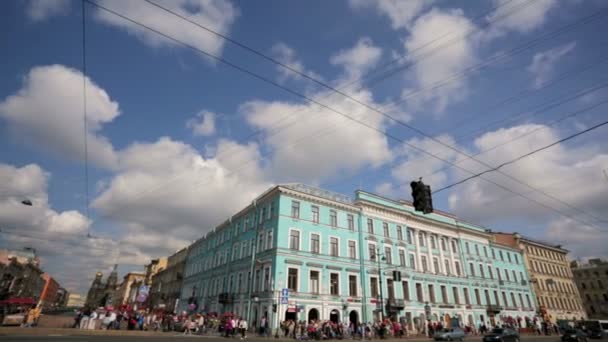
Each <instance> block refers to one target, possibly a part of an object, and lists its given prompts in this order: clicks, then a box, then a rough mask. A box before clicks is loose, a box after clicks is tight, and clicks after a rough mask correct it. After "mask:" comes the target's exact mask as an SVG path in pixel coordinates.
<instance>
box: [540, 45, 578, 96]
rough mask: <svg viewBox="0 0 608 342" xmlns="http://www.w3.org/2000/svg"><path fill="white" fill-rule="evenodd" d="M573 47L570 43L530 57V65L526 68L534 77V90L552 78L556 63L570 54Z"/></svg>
mask: <svg viewBox="0 0 608 342" xmlns="http://www.w3.org/2000/svg"><path fill="white" fill-rule="evenodd" d="M575 46H576V42H570V43H567V44H564V45H560V46H557V47H554V48H552V49H549V50H547V51H543V52H538V53H536V54H535V55H534V57H532V63H531V64H530V65H529V66H528V71H529V72H530V73H532V75H534V87H535V88H539V87H540V86H542V85H543V84H544V83H545V82H546V81H547V79H549V78H550V77H551V76H552V74H553V72H554V71H555V67H556V66H557V63H558V62H559V61H560V60H561V59H562V58H563V57H564V56H565V55H567V54H568V53H570V52H571V51H572V50H573V49H574V47H575Z"/></svg>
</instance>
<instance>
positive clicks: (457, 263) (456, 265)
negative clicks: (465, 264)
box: [454, 261, 460, 277]
mask: <svg viewBox="0 0 608 342" xmlns="http://www.w3.org/2000/svg"><path fill="white" fill-rule="evenodd" d="M454 269H455V271H456V275H457V276H459V277H460V263H459V262H458V261H455V262H454Z"/></svg>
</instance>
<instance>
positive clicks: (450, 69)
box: [403, 9, 478, 112]
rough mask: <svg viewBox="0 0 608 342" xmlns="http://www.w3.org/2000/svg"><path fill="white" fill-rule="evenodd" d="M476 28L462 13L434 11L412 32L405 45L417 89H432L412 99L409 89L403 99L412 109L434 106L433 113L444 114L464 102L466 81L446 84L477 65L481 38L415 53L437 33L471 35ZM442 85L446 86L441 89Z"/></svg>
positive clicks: (458, 80)
mask: <svg viewBox="0 0 608 342" xmlns="http://www.w3.org/2000/svg"><path fill="white" fill-rule="evenodd" d="M473 29H474V24H473V23H472V22H471V21H470V20H469V19H467V18H466V17H465V16H464V14H463V12H462V11H461V10H449V11H443V10H438V9H433V10H431V11H429V12H427V13H425V14H424V15H422V16H421V17H420V18H418V19H417V20H416V21H415V22H414V24H413V26H412V28H411V35H410V36H409V37H408V38H407V40H406V41H405V51H406V53H407V54H408V56H409V57H408V60H409V61H410V62H412V63H414V66H413V67H412V73H411V75H410V77H411V78H412V81H413V85H414V87H415V88H416V89H428V90H425V91H423V92H417V93H416V94H415V95H412V96H408V94H409V93H412V92H413V90H412V89H405V90H404V91H403V97H404V98H406V99H407V104H408V105H409V106H411V108H412V109H414V110H416V109H418V110H419V109H421V108H423V107H425V106H430V107H431V110H433V111H436V112H442V111H444V110H445V108H446V107H447V106H448V105H449V104H451V103H454V102H460V101H462V100H464V99H465V98H466V96H467V94H468V88H467V87H468V80H467V78H466V77H463V78H458V79H454V80H452V81H451V82H449V83H443V82H442V81H444V80H446V79H448V78H449V77H451V76H452V75H454V74H456V73H457V72H460V71H461V70H463V69H465V68H466V67H467V66H470V65H472V64H474V63H475V61H476V60H477V52H476V47H477V43H478V38H476V36H475V35H473V36H467V37H466V38H464V39H460V40H458V41H455V42H453V43H450V44H448V45H445V46H444V47H442V48H441V49H438V50H435V51H433V52H432V53H423V54H415V53H412V52H413V51H415V50H416V49H417V48H418V47H420V46H423V45H424V44H426V43H428V42H429V41H432V40H433V39H435V38H436V35H437V32H469V31H470V30H473ZM439 83H442V84H443V85H441V86H438V84H439Z"/></svg>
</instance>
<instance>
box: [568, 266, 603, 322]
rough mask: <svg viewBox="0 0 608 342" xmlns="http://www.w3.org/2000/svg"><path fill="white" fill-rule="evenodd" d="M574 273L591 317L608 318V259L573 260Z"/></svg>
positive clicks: (586, 309)
mask: <svg viewBox="0 0 608 342" xmlns="http://www.w3.org/2000/svg"><path fill="white" fill-rule="evenodd" d="M571 265H572V273H574V279H575V280H576V285H577V287H578V290H579V291H580V293H581V297H582V298H583V304H584V305H585V311H587V315H588V316H589V317H590V318H598V319H608V261H602V260H600V259H589V262H588V263H587V264H579V263H578V262H572V263H571Z"/></svg>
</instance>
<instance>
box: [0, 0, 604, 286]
mask: <svg viewBox="0 0 608 342" xmlns="http://www.w3.org/2000/svg"><path fill="white" fill-rule="evenodd" d="M151 2H152V3H151ZM151 2H146V1H143V0H142V1H140V0H127V1H118V0H91V2H84V3H81V2H80V1H69V0H37V1H34V0H29V1H27V0H24V1H10V2H5V3H2V7H3V8H2V11H1V13H2V14H1V16H2V20H0V47H1V51H2V52H3V53H2V54H1V55H0V75H2V77H1V78H0V229H1V232H0V246H1V247H8V248H17V249H18V248H22V247H25V246H30V247H34V248H36V249H37V251H38V253H39V254H40V257H41V259H42V266H43V268H44V269H45V270H46V271H48V272H49V273H50V274H51V275H53V276H55V277H56V278H57V279H58V281H59V282H60V283H61V284H62V285H63V286H65V287H66V288H67V289H68V290H70V291H73V292H79V293H82V294H85V293H86V290H87V289H88V287H89V285H90V282H91V280H92V278H93V276H94V273H95V272H96V271H98V270H100V271H103V272H105V273H106V274H107V273H108V272H109V270H110V268H111V266H112V265H113V264H114V263H118V264H120V266H119V271H120V273H125V272H126V271H131V270H141V269H142V267H143V265H144V264H145V263H147V262H149V260H150V259H151V258H156V257H161V256H168V255H170V254H172V253H173V252H175V251H176V250H178V249H180V248H182V247H184V246H186V245H188V244H189V243H190V242H191V241H193V240H195V239H197V238H199V237H201V236H203V235H204V234H205V233H206V232H208V231H210V230H212V229H213V228H214V227H215V226H216V225H217V224H219V223H220V222H222V221H223V220H225V219H226V218H228V217H229V216H230V215H231V214H233V213H235V212H237V211H238V210H239V209H240V208H242V207H244V206H246V205H247V204H248V203H250V201H251V200H252V199H254V198H255V197H256V196H257V195H259V194H261V193H262V192H263V191H264V190H266V189H268V188H269V187H271V186H273V185H275V184H280V183H287V182H289V183H291V182H299V183H306V184H309V185H313V186H318V187H322V188H325V189H329V190H332V191H336V192H340V193H343V194H346V195H351V196H352V195H353V193H354V191H355V190H357V189H363V190H366V191H371V192H374V193H378V194H381V195H383V196H386V197H389V198H394V199H410V198H411V195H410V192H411V190H410V187H409V183H410V182H411V181H412V180H416V179H418V178H419V177H423V181H424V182H425V183H426V184H429V185H430V186H431V187H432V189H434V190H440V189H442V188H443V187H446V186H449V185H451V184H454V183H456V182H458V181H459V180H461V179H464V178H466V177H468V176H470V175H471V174H475V173H479V172H483V171H486V170H488V169H491V168H494V167H496V166H498V165H499V164H502V163H504V162H508V161H511V160H513V159H515V158H518V157H520V156H522V155H524V154H526V153H528V152H531V151H534V150H536V149H539V148H542V147H544V146H547V145H550V144H552V143H554V142H557V141H559V140H561V139H563V138H567V137H568V136H570V135H573V134H576V133H577V132H582V131H584V130H586V129H589V128H592V127H594V126H595V125H597V124H600V123H602V122H603V121H605V120H606V118H607V117H608V115H606V110H607V106H606V103H605V102H607V101H608V83H607V82H608V79H607V78H606V75H608V40H607V39H608V38H606V35H605V34H603V32H606V31H607V30H608V20H606V17H607V16H608V8H607V7H606V4H604V3H603V2H602V1H594V0H569V1H557V0H531V1H530V0H500V1H475V2H474V1H445V0H444V1H442V0H410V1H393V0H378V1H373V0H344V1H321V0H313V1H306V2H304V1H298V2H296V1H289V2H286V1H278V0H277V1H273V0H268V1H265V2H264V3H263V5H260V3H259V2H249V1H228V0H226V1H222V0H175V1H161V0H151ZM83 4H84V21H83V16H82V13H83ZM154 4H157V5H158V6H155V5H154ZM159 6H161V7H164V8H165V9H166V10H165V9H163V8H161V7H159ZM104 8H105V9H104ZM171 12H173V13H171ZM176 14H177V15H176ZM83 28H84V30H83ZM83 33H84V39H83ZM222 36H223V37H225V38H228V39H225V38H222ZM167 37H170V38H167ZM235 42H236V43H235ZM83 52H84V58H83ZM83 61H86V63H84V62H83ZM85 65H86V68H84V66H85ZM83 73H84V74H83ZM85 89H86V93H85ZM85 94H86V96H84V95H85ZM85 99H86V111H85V110H84V108H85V104H84V103H85V101H84V100H85ZM85 113H86V115H85ZM85 142H86V147H85ZM85 156H86V157H85ZM471 156H473V158H471ZM26 198H27V199H31V200H32V202H33V204H34V205H33V206H31V207H30V206H24V205H22V204H21V203H20V202H21V201H22V200H23V199H26ZM433 202H434V207H435V208H436V209H438V210H442V211H446V212H450V213H453V214H455V215H457V216H459V217H460V218H462V219H463V220H466V221H469V222H472V223H475V224H479V225H483V226H485V227H488V228H490V229H493V230H495V231H505V232H519V233H521V234H524V235H526V236H529V237H532V238H535V239H541V240H544V241H548V242H550V243H555V244H561V245H563V246H564V247H565V248H567V249H569V250H570V251H571V254H570V257H571V258H573V259H585V258H591V257H605V256H606V255H607V254H608V253H607V252H608V250H607V249H606V246H607V245H608V215H607V214H606V212H608V128H607V126H602V127H598V128H594V129H592V130H590V131H588V132H585V133H583V134H581V135H579V136H576V137H575V138H572V139H568V140H567V141H564V142H562V143H559V144H556V145H554V146H552V147H550V148H547V149H544V150H542V151H540V152H538V153H534V154H533V155H530V156H529V157H526V158H524V159H521V160H519V161H517V162H515V163H512V164H508V165H506V166H504V167H502V168H500V170H499V171H493V172H488V173H486V174H484V175H483V176H480V177H475V178H472V179H470V180H468V181H466V182H464V183H462V184H458V185H455V186H452V187H449V188H447V189H445V190H441V191H439V192H437V193H435V194H434V197H433Z"/></svg>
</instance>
